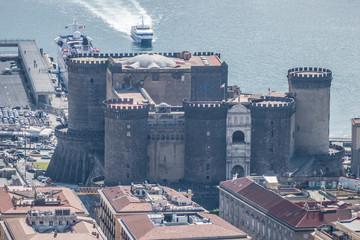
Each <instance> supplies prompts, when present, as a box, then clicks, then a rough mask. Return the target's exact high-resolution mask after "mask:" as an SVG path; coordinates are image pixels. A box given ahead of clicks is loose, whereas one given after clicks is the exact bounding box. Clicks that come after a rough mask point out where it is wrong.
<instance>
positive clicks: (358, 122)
mask: <svg viewBox="0 0 360 240" xmlns="http://www.w3.org/2000/svg"><path fill="white" fill-rule="evenodd" d="M351 124H352V125H356V126H357V125H359V126H360V118H352V119H351Z"/></svg>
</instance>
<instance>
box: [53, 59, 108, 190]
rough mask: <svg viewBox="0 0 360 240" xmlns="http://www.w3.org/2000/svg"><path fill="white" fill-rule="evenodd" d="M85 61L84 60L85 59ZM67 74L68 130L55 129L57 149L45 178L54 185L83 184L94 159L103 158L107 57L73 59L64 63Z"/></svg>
mask: <svg viewBox="0 0 360 240" xmlns="http://www.w3.org/2000/svg"><path fill="white" fill-rule="evenodd" d="M85 59H86V60H85ZM67 65H68V74H69V93H68V99H69V102H68V104H69V119H68V128H66V126H58V127H57V128H56V131H55V135H56V136H57V138H58V146H57V148H56V150H55V152H54V155H53V156H52V159H51V162H50V164H49V167H48V169H47V171H46V174H47V176H49V177H51V178H52V179H53V180H54V181H56V182H68V183H76V184H78V183H83V184H85V183H86V182H87V180H88V177H89V176H90V174H91V172H92V171H93V168H94V165H95V159H98V160H99V162H100V163H101V164H102V162H103V159H104V112H103V110H102V108H101V106H102V101H104V100H105V94H106V69H107V58H95V57H88V58H84V57H83V56H76V57H74V58H70V59H69V60H68V62H67Z"/></svg>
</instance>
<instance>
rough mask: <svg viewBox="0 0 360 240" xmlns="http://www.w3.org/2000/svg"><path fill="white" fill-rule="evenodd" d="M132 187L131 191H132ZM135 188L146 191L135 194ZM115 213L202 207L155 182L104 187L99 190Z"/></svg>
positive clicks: (200, 209)
mask: <svg viewBox="0 0 360 240" xmlns="http://www.w3.org/2000/svg"><path fill="white" fill-rule="evenodd" d="M132 189H133V191H132ZM137 189H142V190H140V191H144V192H146V193H144V192H143V193H144V194H142V195H135V192H138V191H137ZM100 194H101V195H104V197H105V198H106V199H107V201H108V202H109V203H110V204H111V206H112V207H113V209H114V210H115V211H116V212H117V213H121V212H127V213H129V212H133V213H136V212H153V211H159V212H163V211H164V212H166V211H170V212H186V211H188V212H203V211H205V209H204V208H202V207H201V206H199V205H197V204H196V203H195V202H192V201H191V200H190V199H188V198H187V197H185V196H184V195H182V194H181V193H179V192H177V191H175V190H173V189H171V188H169V187H164V186H160V185H155V184H134V185H132V186H114V187H106V188H103V189H101V190H100Z"/></svg>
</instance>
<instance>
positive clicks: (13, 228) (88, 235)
mask: <svg viewBox="0 0 360 240" xmlns="http://www.w3.org/2000/svg"><path fill="white" fill-rule="evenodd" d="M5 221H6V223H7V224H6V226H7V227H8V230H9V232H11V234H12V235H13V236H14V239H23V240H24V239H26V240H48V239H57V240H88V239H106V238H104V237H103V234H101V233H100V231H99V230H98V229H97V228H93V224H94V223H95V221H94V220H93V219H92V218H88V217H82V218H80V217H79V218H78V222H77V223H76V224H75V225H73V226H72V230H73V231H66V232H64V233H57V235H56V237H54V233H53V232H50V233H39V232H37V231H35V230H34V228H33V227H32V226H30V225H29V224H28V223H27V221H26V218H24V217H20V218H10V219H6V220H5ZM93 233H95V234H98V235H99V237H98V238H97V236H96V235H94V234H93Z"/></svg>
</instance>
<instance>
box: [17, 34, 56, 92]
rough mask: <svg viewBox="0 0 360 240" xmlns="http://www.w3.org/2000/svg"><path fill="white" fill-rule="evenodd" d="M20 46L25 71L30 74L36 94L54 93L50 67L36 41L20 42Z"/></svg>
mask: <svg viewBox="0 0 360 240" xmlns="http://www.w3.org/2000/svg"><path fill="white" fill-rule="evenodd" d="M18 46H19V52H20V54H21V57H22V59H23V62H24V65H25V69H24V71H26V72H28V76H29V78H30V79H29V81H30V82H31V83H32V85H33V90H34V93H35V94H51V93H54V87H53V85H52V84H51V76H50V73H49V72H48V65H47V63H46V61H45V59H44V58H43V56H42V55H41V53H40V50H39V48H38V47H37V45H36V43H35V41H19V43H18Z"/></svg>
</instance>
